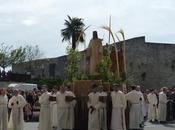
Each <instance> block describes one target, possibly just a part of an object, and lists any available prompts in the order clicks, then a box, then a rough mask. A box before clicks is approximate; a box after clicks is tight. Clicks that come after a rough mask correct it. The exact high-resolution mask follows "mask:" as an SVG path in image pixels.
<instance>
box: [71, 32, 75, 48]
mask: <svg viewBox="0 0 175 130" xmlns="http://www.w3.org/2000/svg"><path fill="white" fill-rule="evenodd" d="M72 49H74V50H75V49H76V39H75V32H73V33H72Z"/></svg>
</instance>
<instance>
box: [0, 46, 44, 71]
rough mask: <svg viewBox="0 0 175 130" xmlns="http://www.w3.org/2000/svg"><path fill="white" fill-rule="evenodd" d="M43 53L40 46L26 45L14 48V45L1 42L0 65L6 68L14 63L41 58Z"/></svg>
mask: <svg viewBox="0 0 175 130" xmlns="http://www.w3.org/2000/svg"><path fill="white" fill-rule="evenodd" d="M42 55H43V53H42V52H41V51H40V49H39V47H38V46H30V45H27V46H25V47H19V48H13V46H9V45H6V44H5V43H1V44H0V67H1V68H3V69H4V70H5V68H6V67H9V66H11V65H12V64H19V63H21V62H24V61H31V60H35V59H37V58H40V57H41V56H42Z"/></svg>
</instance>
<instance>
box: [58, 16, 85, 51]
mask: <svg viewBox="0 0 175 130" xmlns="http://www.w3.org/2000/svg"><path fill="white" fill-rule="evenodd" d="M67 17H68V20H65V23H64V25H65V28H64V29H62V30H61V36H62V37H63V39H62V41H69V42H70V40H72V43H71V44H72V49H74V50H75V49H76V43H77V42H84V36H85V33H84V31H83V30H84V27H85V24H84V23H83V19H82V18H77V17H70V16H69V15H68V16H67Z"/></svg>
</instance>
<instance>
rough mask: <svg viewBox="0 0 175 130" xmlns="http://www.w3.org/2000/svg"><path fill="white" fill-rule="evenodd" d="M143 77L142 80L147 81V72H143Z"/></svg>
mask: <svg viewBox="0 0 175 130" xmlns="http://www.w3.org/2000/svg"><path fill="white" fill-rule="evenodd" d="M141 78H142V81H145V79H146V72H143V73H142V74H141Z"/></svg>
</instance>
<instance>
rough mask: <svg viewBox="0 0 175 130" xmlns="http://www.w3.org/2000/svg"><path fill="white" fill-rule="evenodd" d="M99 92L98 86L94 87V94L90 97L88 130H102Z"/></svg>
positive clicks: (90, 94) (91, 93)
mask: <svg viewBox="0 0 175 130" xmlns="http://www.w3.org/2000/svg"><path fill="white" fill-rule="evenodd" d="M97 90H98V86H97V85H96V84H94V85H92V92H90V93H89V95H88V103H87V105H88V109H89V114H88V130H100V117H99V94H98V93H97Z"/></svg>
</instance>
